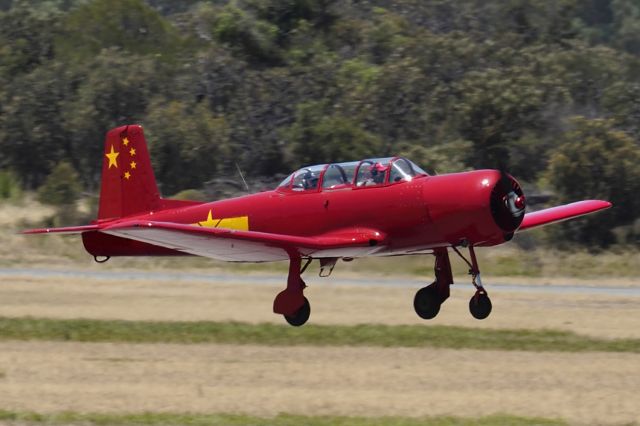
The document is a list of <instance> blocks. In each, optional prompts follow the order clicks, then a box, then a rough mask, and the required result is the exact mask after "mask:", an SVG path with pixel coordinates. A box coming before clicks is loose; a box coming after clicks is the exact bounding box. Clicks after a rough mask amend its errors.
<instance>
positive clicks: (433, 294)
mask: <svg viewBox="0 0 640 426" xmlns="http://www.w3.org/2000/svg"><path fill="white" fill-rule="evenodd" d="M452 249H453V251H455V252H456V253H457V254H458V256H460V257H461V258H462V260H464V261H465V262H466V263H467V265H469V274H470V275H471V283H472V284H473V286H474V287H475V288H476V293H475V294H474V295H473V297H472V298H471V300H470V301H469V312H471V315H472V316H473V317H474V318H476V319H479V320H481V319H485V318H487V317H488V316H489V314H490V313H491V299H489V295H488V294H487V291H486V290H485V288H484V287H483V286H482V280H481V279H480V270H479V269H478V260H477V259H476V253H475V251H474V249H473V246H471V245H470V246H469V254H470V255H471V261H468V260H467V259H466V258H465V257H464V256H463V255H462V253H460V251H459V250H458V249H457V248H456V247H452ZM433 254H434V255H435V256H436V262H435V268H434V269H435V273H436V280H435V281H434V282H433V283H432V284H430V285H428V286H427V287H423V288H421V289H420V290H418V292H417V293H416V295H415V297H414V298H413V309H415V311H416V314H418V316H419V317H420V318H422V319H432V318H435V317H436V315H438V313H439V312H440V307H441V306H442V303H443V302H444V301H445V300H447V298H448V297H449V286H450V285H451V284H453V274H452V273H451V263H450V262H449V252H448V250H447V249H446V248H437V249H435V250H434V252H433Z"/></svg>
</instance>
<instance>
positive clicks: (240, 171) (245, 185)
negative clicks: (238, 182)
mask: <svg viewBox="0 0 640 426" xmlns="http://www.w3.org/2000/svg"><path fill="white" fill-rule="evenodd" d="M235 164H236V169H238V174H240V178H241V179H242V182H243V183H244V187H245V188H247V192H251V191H249V185H247V181H246V180H244V176H243V175H242V170H240V166H238V163H235Z"/></svg>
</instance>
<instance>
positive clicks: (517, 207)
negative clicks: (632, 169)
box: [24, 125, 611, 326]
mask: <svg viewBox="0 0 640 426" xmlns="http://www.w3.org/2000/svg"><path fill="white" fill-rule="evenodd" d="M525 204H526V203H525V196H524V194H523V192H522V189H521V187H520V185H519V184H518V182H517V181H516V180H515V179H514V178H513V177H511V176H510V175H509V174H507V173H504V172H501V171H498V170H477V171H471V172H464V173H453V174H446V175H437V176H430V175H429V174H427V173H426V172H425V171H424V170H422V169H421V168H420V167H418V166H417V165H415V164H414V163H412V162H411V161H409V160H407V159H406V158H402V157H390V158H375V159H366V160H362V161H353V162H348V163H333V164H322V165H314V166H307V167H304V168H302V169H300V170H298V171H296V172H294V173H292V174H291V175H289V176H288V177H287V178H286V179H285V180H283V181H282V183H280V185H278V187H277V188H276V189H275V190H273V191H266V192H261V193H257V194H251V195H245V196H241V197H237V198H231V199H227V200H220V201H214V202H210V203H201V202H193V201H178V200H169V199H164V198H161V197H160V193H159V191H158V187H157V185H156V180H155V177H154V173H153V169H152V167H151V161H150V158H149V154H148V151H147V144H146V141H145V138H144V134H143V131H142V127H141V126H138V125H129V126H122V127H118V128H115V129H112V130H110V131H109V132H108V133H107V136H106V140H105V145H104V156H103V166H102V187H101V192H100V205H99V211H98V218H97V220H95V221H93V222H92V223H91V224H90V225H85V226H74V227H66V228H47V229H32V230H28V231H24V233H26V234H42V233H67V234H81V235H82V241H83V243H84V247H85V249H86V250H87V252H89V253H90V254H91V255H93V256H94V258H95V260H96V261H98V262H105V261H107V260H108V259H109V258H110V257H113V256H176V255H178V256H179V255H195V256H204V257H209V258H212V259H219V260H225V261H231V262H271V261H280V260H288V261H289V276H288V279H287V286H286V289H285V290H283V291H282V292H280V293H279V294H278V295H277V296H276V298H275V300H274V302H273V311H274V312H275V313H277V314H282V315H283V316H284V318H285V319H286V321H287V322H288V323H289V324H291V325H293V326H300V325H302V324H304V323H306V322H307V320H308V319H309V315H310V312H311V310H310V306H309V301H308V300H307V298H306V297H305V296H304V294H303V290H304V288H305V287H306V285H305V283H304V281H303V280H302V278H301V274H302V273H303V272H304V271H305V269H306V268H307V266H309V264H310V263H311V261H312V260H313V259H318V260H319V261H320V276H328V275H330V273H331V271H332V270H333V267H334V266H335V264H336V262H337V261H338V260H339V259H342V260H344V261H350V260H353V259H355V258H359V257H365V256H397V255H415V254H430V255H433V256H434V257H435V281H434V282H433V283H432V284H430V285H429V286H426V287H424V288H422V289H420V290H419V291H418V292H417V293H416V295H415V298H414V308H415V311H416V313H417V314H418V315H419V316H420V317H421V318H424V319H430V318H434V317H435V316H436V315H437V314H438V312H439V311H440V306H441V304H442V303H443V302H444V301H445V300H446V299H447V298H448V297H449V286H450V285H451V284H453V275H452V273H451V264H450V262H449V250H452V251H453V252H455V253H456V254H457V255H459V256H460V257H461V258H462V259H464V261H465V262H466V263H467V264H468V265H469V268H470V270H469V273H470V274H471V276H472V283H473V285H474V286H475V288H476V292H475V294H474V296H473V297H472V298H471V300H470V302H469V310H470V312H471V314H472V315H473V316H474V317H475V318H477V319H484V318H486V317H487V316H488V315H489V313H490V312H491V300H490V299H489V297H488V295H487V291H486V290H485V288H484V287H483V285H482V281H481V280H480V269H479V267H478V262H477V259H476V255H475V248H476V247H487V246H495V245H498V244H502V243H505V242H507V241H509V240H511V239H512V238H513V236H514V234H515V233H516V232H519V231H524V230H526V229H531V228H534V227H537V226H541V225H546V224H549V223H552V222H558V221H562V220H566V219H569V218H572V217H576V216H581V215H585V214H588V213H592V212H596V211H598V210H602V209H606V208H609V207H611V203H609V202H607V201H599V200H588V201H579V202H576V203H572V204H567V205H562V206H558V207H553V208H549V209H545V210H541V211H536V212H533V213H525ZM462 247H466V248H468V250H469V258H470V259H469V260H467V258H466V257H464V256H463V254H462V253H461V251H460V248H462ZM303 260H304V265H303V264H302V263H303Z"/></svg>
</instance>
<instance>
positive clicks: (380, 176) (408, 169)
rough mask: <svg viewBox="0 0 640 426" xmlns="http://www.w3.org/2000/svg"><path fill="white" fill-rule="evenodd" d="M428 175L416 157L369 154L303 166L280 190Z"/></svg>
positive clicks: (397, 180)
mask: <svg viewBox="0 0 640 426" xmlns="http://www.w3.org/2000/svg"><path fill="white" fill-rule="evenodd" d="M424 176H428V174H427V172H425V171H424V170H422V169H421V168H420V167H418V166H417V165H416V164H415V163H413V162H412V161H409V160H407V159H406V158H402V157H387V158H369V159H366V160H362V161H351V162H347V163H331V164H318V165H315V166H307V167H303V168H301V169H300V170H297V171H295V172H293V173H292V174H290V175H289V176H287V178H286V179H285V180H283V181H282V182H281V183H280V185H278V189H279V190H291V191H317V190H318V189H322V190H323V191H326V190H334V189H346V188H361V187H371V186H382V185H389V184H395V183H400V182H410V181H412V180H413V179H416V178H420V177H424Z"/></svg>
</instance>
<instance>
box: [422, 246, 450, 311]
mask: <svg viewBox="0 0 640 426" xmlns="http://www.w3.org/2000/svg"><path fill="white" fill-rule="evenodd" d="M433 254H434V255H435V256H436V262H435V268H434V270H435V273H436V280H435V281H434V282H433V283H432V284H430V285H428V286H426V287H423V288H421V289H420V290H418V292H417V293H416V295H415V297H414V298H413V308H414V309H415V311H416V314H418V316H419V317H420V318H422V319H433V318H435V317H436V315H438V312H440V306H441V305H442V303H443V302H444V301H445V300H447V298H448V297H449V286H450V285H451V284H453V274H452V273H451V263H450V262H449V252H448V251H447V249H446V248H438V249H435V250H434V253H433Z"/></svg>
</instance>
